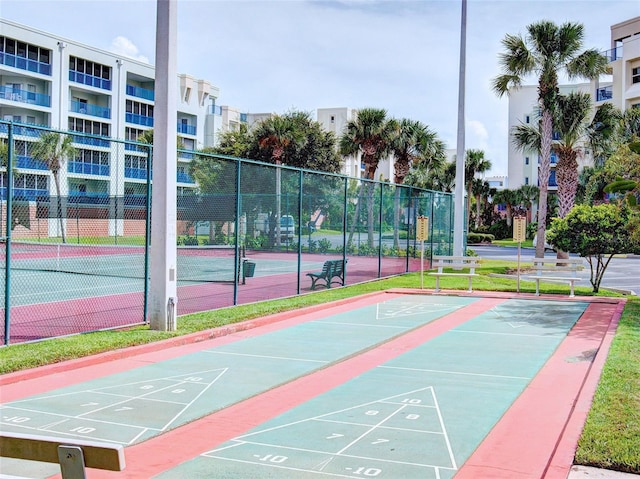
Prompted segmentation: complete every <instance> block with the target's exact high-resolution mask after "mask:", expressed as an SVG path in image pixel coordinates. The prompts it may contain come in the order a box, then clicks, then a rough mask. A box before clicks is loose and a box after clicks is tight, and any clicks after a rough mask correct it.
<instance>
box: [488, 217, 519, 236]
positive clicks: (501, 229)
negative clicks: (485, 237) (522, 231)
mask: <svg viewBox="0 0 640 479" xmlns="http://www.w3.org/2000/svg"><path fill="white" fill-rule="evenodd" d="M489 233H490V234H492V235H493V237H494V239H498V240H501V239H507V238H511V236H512V234H513V228H512V227H510V226H507V220H505V219H502V220H500V221H496V222H495V223H493V224H492V225H491V226H490V227H489Z"/></svg>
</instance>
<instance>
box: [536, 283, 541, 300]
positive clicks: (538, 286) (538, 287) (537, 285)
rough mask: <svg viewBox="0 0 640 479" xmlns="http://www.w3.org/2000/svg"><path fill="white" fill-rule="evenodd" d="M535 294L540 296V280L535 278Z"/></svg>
mask: <svg viewBox="0 0 640 479" xmlns="http://www.w3.org/2000/svg"><path fill="white" fill-rule="evenodd" d="M536 296H540V280H539V279H536Z"/></svg>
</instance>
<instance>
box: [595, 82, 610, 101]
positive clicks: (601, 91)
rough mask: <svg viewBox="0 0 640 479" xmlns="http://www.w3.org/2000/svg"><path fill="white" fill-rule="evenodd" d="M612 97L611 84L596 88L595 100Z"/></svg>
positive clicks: (604, 99)
mask: <svg viewBox="0 0 640 479" xmlns="http://www.w3.org/2000/svg"><path fill="white" fill-rule="evenodd" d="M612 98H613V86H612V85H609V86H605V87H603V88H598V90H597V91H596V101H606V100H611V99H612Z"/></svg>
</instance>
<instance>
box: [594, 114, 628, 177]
mask: <svg viewBox="0 0 640 479" xmlns="http://www.w3.org/2000/svg"><path fill="white" fill-rule="evenodd" d="M621 119H622V113H621V112H620V110H619V109H618V108H617V107H616V106H615V105H613V104H612V103H604V104H603V105H601V106H600V107H599V108H598V109H597V110H596V113H595V115H594V116H593V120H591V124H590V125H589V128H588V129H587V137H588V143H589V147H590V148H591V152H592V156H593V165H594V167H595V168H602V167H603V166H604V163H605V161H607V158H609V156H611V154H612V153H613V152H614V151H615V149H616V145H617V142H616V127H617V126H618V125H619V124H620V121H621Z"/></svg>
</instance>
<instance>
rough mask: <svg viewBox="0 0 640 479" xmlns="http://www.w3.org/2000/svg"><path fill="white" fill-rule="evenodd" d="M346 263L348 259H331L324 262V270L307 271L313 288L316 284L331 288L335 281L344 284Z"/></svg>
mask: <svg viewBox="0 0 640 479" xmlns="http://www.w3.org/2000/svg"><path fill="white" fill-rule="evenodd" d="M346 263H347V260H346V259H345V260H342V259H330V260H327V261H325V262H324V264H323V265H322V271H318V272H316V273H307V276H309V277H310V278H311V289H316V286H318V285H322V286H325V287H326V288H331V285H332V284H334V283H335V284H340V285H343V286H344V270H345V265H346ZM334 278H337V279H334Z"/></svg>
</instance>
